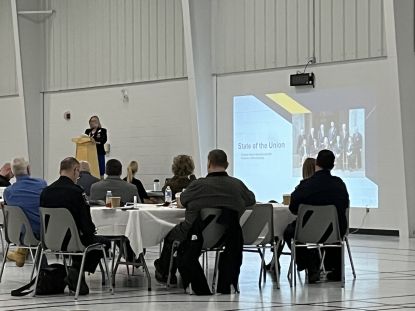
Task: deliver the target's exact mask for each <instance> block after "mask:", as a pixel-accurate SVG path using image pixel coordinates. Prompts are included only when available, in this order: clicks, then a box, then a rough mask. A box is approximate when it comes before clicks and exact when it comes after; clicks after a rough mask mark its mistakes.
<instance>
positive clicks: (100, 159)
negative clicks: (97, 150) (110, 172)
mask: <svg viewBox="0 0 415 311" xmlns="http://www.w3.org/2000/svg"><path fill="white" fill-rule="evenodd" d="M98 166H99V175H101V176H104V174H105V154H98Z"/></svg>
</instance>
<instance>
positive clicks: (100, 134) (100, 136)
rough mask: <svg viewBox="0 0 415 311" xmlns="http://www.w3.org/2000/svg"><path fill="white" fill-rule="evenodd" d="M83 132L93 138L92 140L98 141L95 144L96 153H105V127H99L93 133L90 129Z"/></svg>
mask: <svg viewBox="0 0 415 311" xmlns="http://www.w3.org/2000/svg"><path fill="white" fill-rule="evenodd" d="M85 134H86V135H88V136H89V137H92V138H94V140H95V141H96V142H97V143H99V144H97V153H98V154H105V149H104V145H105V143H106V142H107V129H104V128H102V127H99V128H97V130H96V131H95V133H94V134H92V129H86V130H85Z"/></svg>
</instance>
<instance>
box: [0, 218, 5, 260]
mask: <svg viewBox="0 0 415 311" xmlns="http://www.w3.org/2000/svg"><path fill="white" fill-rule="evenodd" d="M0 239H1V250H2V252H3V254H4V234H3V225H1V226H0Z"/></svg>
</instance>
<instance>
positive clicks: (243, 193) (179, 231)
mask: <svg viewBox="0 0 415 311" xmlns="http://www.w3.org/2000/svg"><path fill="white" fill-rule="evenodd" d="M227 167H228V160H227V156H226V153H225V152H224V151H223V150H219V149H215V150H212V151H211V152H209V155H208V175H207V176H206V177H205V178H199V179H198V180H195V181H193V182H192V183H191V184H190V185H189V187H188V188H187V189H186V191H184V192H183V193H182V194H181V196H180V203H181V205H183V207H185V208H186V213H185V220H184V221H183V222H181V223H180V224H178V225H177V226H175V227H174V228H173V229H172V230H171V231H170V232H169V234H168V235H167V236H166V238H165V239H164V245H163V250H162V252H161V256H160V258H159V259H157V260H156V261H155V262H154V266H155V267H156V279H157V280H158V281H159V282H166V281H167V275H168V269H169V264H170V255H171V248H172V244H173V242H174V241H184V240H185V239H186V238H187V234H188V232H189V230H190V229H191V227H192V225H193V222H194V221H195V220H196V219H197V217H198V216H199V213H200V210H201V209H203V208H207V207H209V208H212V207H213V208H215V207H216V208H226V209H230V210H234V211H237V212H238V214H239V217H240V216H241V215H242V214H243V213H244V212H245V210H246V207H248V206H251V205H254V204H255V195H254V194H253V193H252V191H250V190H249V189H248V188H247V187H246V186H245V184H244V183H243V182H242V181H241V180H239V179H237V178H234V177H230V176H229V175H228V174H227V173H226V169H227ZM174 272H175V271H172V279H171V283H172V284H174V283H175V282H177V279H176V277H175V275H174Z"/></svg>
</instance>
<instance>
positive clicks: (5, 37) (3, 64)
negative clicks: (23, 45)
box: [0, 0, 17, 96]
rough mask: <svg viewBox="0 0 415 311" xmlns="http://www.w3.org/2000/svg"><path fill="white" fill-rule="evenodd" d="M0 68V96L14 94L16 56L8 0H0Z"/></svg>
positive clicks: (15, 85) (15, 89)
mask: <svg viewBox="0 0 415 311" xmlns="http://www.w3.org/2000/svg"><path fill="white" fill-rule="evenodd" d="M0 68H1V76H0V96H10V95H16V94H17V78H16V56H15V52H14V38H13V25H12V13H11V7H10V0H0Z"/></svg>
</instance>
